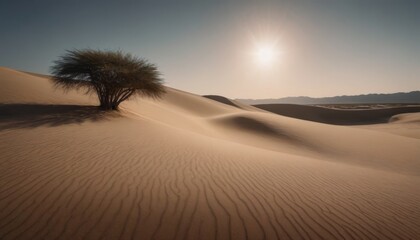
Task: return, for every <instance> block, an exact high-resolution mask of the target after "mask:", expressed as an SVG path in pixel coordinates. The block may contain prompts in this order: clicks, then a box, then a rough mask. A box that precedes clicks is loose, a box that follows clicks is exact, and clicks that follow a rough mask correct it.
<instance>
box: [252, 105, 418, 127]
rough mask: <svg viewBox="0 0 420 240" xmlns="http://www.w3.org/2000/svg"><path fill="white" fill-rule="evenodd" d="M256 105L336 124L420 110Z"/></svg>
mask: <svg viewBox="0 0 420 240" xmlns="http://www.w3.org/2000/svg"><path fill="white" fill-rule="evenodd" d="M255 107H258V108H260V109H263V110H266V111H269V112H272V113H276V114H279V115H282V116H287V117H293V118H298V119H304V120H309V121H314V122H320V123H327V124H336V125H360V124H377V123H387V122H388V121H389V119H390V118H391V117H392V116H394V115H397V114H402V113H413V112H420V107H419V106H405V107H390V108H378V109H345V110H343V109H332V108H326V107H317V106H308V105H296V104H260V105H255Z"/></svg>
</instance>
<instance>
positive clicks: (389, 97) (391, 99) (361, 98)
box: [236, 91, 420, 105]
mask: <svg viewBox="0 0 420 240" xmlns="http://www.w3.org/2000/svg"><path fill="white" fill-rule="evenodd" d="M236 100H237V101H240V102H243V103H246V104H250V105H255V104H270V103H290V104H304V105H311V104H352V103H420V91H413V92H407V93H403V92H399V93H389V94H376V93H374V94H365V95H354V96H335V97H324V98H311V97H285V98H277V99H236Z"/></svg>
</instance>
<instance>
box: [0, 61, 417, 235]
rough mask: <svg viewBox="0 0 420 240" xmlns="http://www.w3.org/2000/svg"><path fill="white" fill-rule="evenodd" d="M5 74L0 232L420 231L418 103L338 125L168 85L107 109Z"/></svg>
mask: <svg viewBox="0 0 420 240" xmlns="http://www.w3.org/2000/svg"><path fill="white" fill-rule="evenodd" d="M0 82H1V85H2V87H1V88H0V113H1V114H0V142H1V144H0V209H1V211H0V239H2V240H3V239H4V240H6V239H380V240H382V239H419V236H420V227H419V226H420V204H419V202H420V131H419V125H420V115H419V114H418V113H404V114H400V115H397V114H399V113H395V114H393V115H396V116H394V117H392V116H391V121H390V123H382V124H377V125H360V126H338V125H329V124H323V123H317V122H311V121H306V120H301V119H296V118H289V117H285V116H280V115H278V114H273V113H270V112H267V111H262V110H256V109H254V108H252V107H249V108H248V107H237V106H230V105H227V104H224V103H220V102H217V101H214V100H212V99H208V98H205V97H201V96H197V95H194V94H191V93H187V92H183V91H180V90H176V89H172V88H167V94H166V95H165V96H164V97H163V99H161V100H160V101H156V100H149V99H138V100H131V101H129V102H126V103H123V106H122V109H121V111H120V112H118V113H104V112H101V111H98V110H96V108H94V107H92V106H94V105H96V104H97V102H96V99H95V98H93V97H86V96H84V95H83V94H82V93H77V92H68V93H67V94H63V92H62V91H61V90H55V89H54V87H53V86H52V84H51V82H50V81H49V79H48V77H44V76H42V75H33V74H28V73H24V72H19V71H16V70H12V69H8V68H0ZM367 111H370V110H367ZM370 113H371V114H373V115H375V114H376V113H375V112H370ZM355 121H357V119H355ZM349 125H351V124H349ZM407 128H416V129H417V130H416V131H409V130H407ZM390 129H391V130H390Z"/></svg>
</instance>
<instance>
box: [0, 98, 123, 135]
mask: <svg viewBox="0 0 420 240" xmlns="http://www.w3.org/2000/svg"><path fill="white" fill-rule="evenodd" d="M117 116H119V114H117V113H110V112H106V111H103V110H100V109H99V108H98V107H95V106H80V105H44V104H0V131H3V130H6V129H21V128H36V127H41V126H48V127H56V126H61V125H67V124H81V123H83V122H86V121H91V122H97V121H104V120H108V119H109V118H114V117H117Z"/></svg>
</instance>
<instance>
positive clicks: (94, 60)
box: [51, 49, 165, 110]
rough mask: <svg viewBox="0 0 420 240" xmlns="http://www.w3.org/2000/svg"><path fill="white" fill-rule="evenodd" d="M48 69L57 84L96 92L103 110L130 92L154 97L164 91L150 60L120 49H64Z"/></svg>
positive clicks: (115, 103)
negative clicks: (61, 54)
mask: <svg viewBox="0 0 420 240" xmlns="http://www.w3.org/2000/svg"><path fill="white" fill-rule="evenodd" d="M51 72H52V74H53V78H52V79H53V81H54V83H55V85H56V86H57V87H61V88H63V89H65V90H69V89H84V90H86V93H96V94H97V95H98V99H99V102H100V107H101V108H102V109H104V110H116V109H118V106H119V105H120V103H121V102H123V101H125V100H127V99H129V98H131V97H133V96H146V97H152V98H158V97H160V96H161V95H162V94H163V93H164V92H165V90H164V87H163V84H162V82H163V81H162V79H161V78H160V73H159V71H158V70H157V68H156V66H155V65H154V64H151V63H149V62H147V61H146V60H143V59H139V58H137V57H134V56H132V55H131V54H124V53H122V52H121V51H116V52H114V51H100V50H91V49H87V50H72V51H67V53H66V54H65V55H63V56H61V57H60V59H58V60H57V61H55V62H54V65H53V66H52V67H51Z"/></svg>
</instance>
